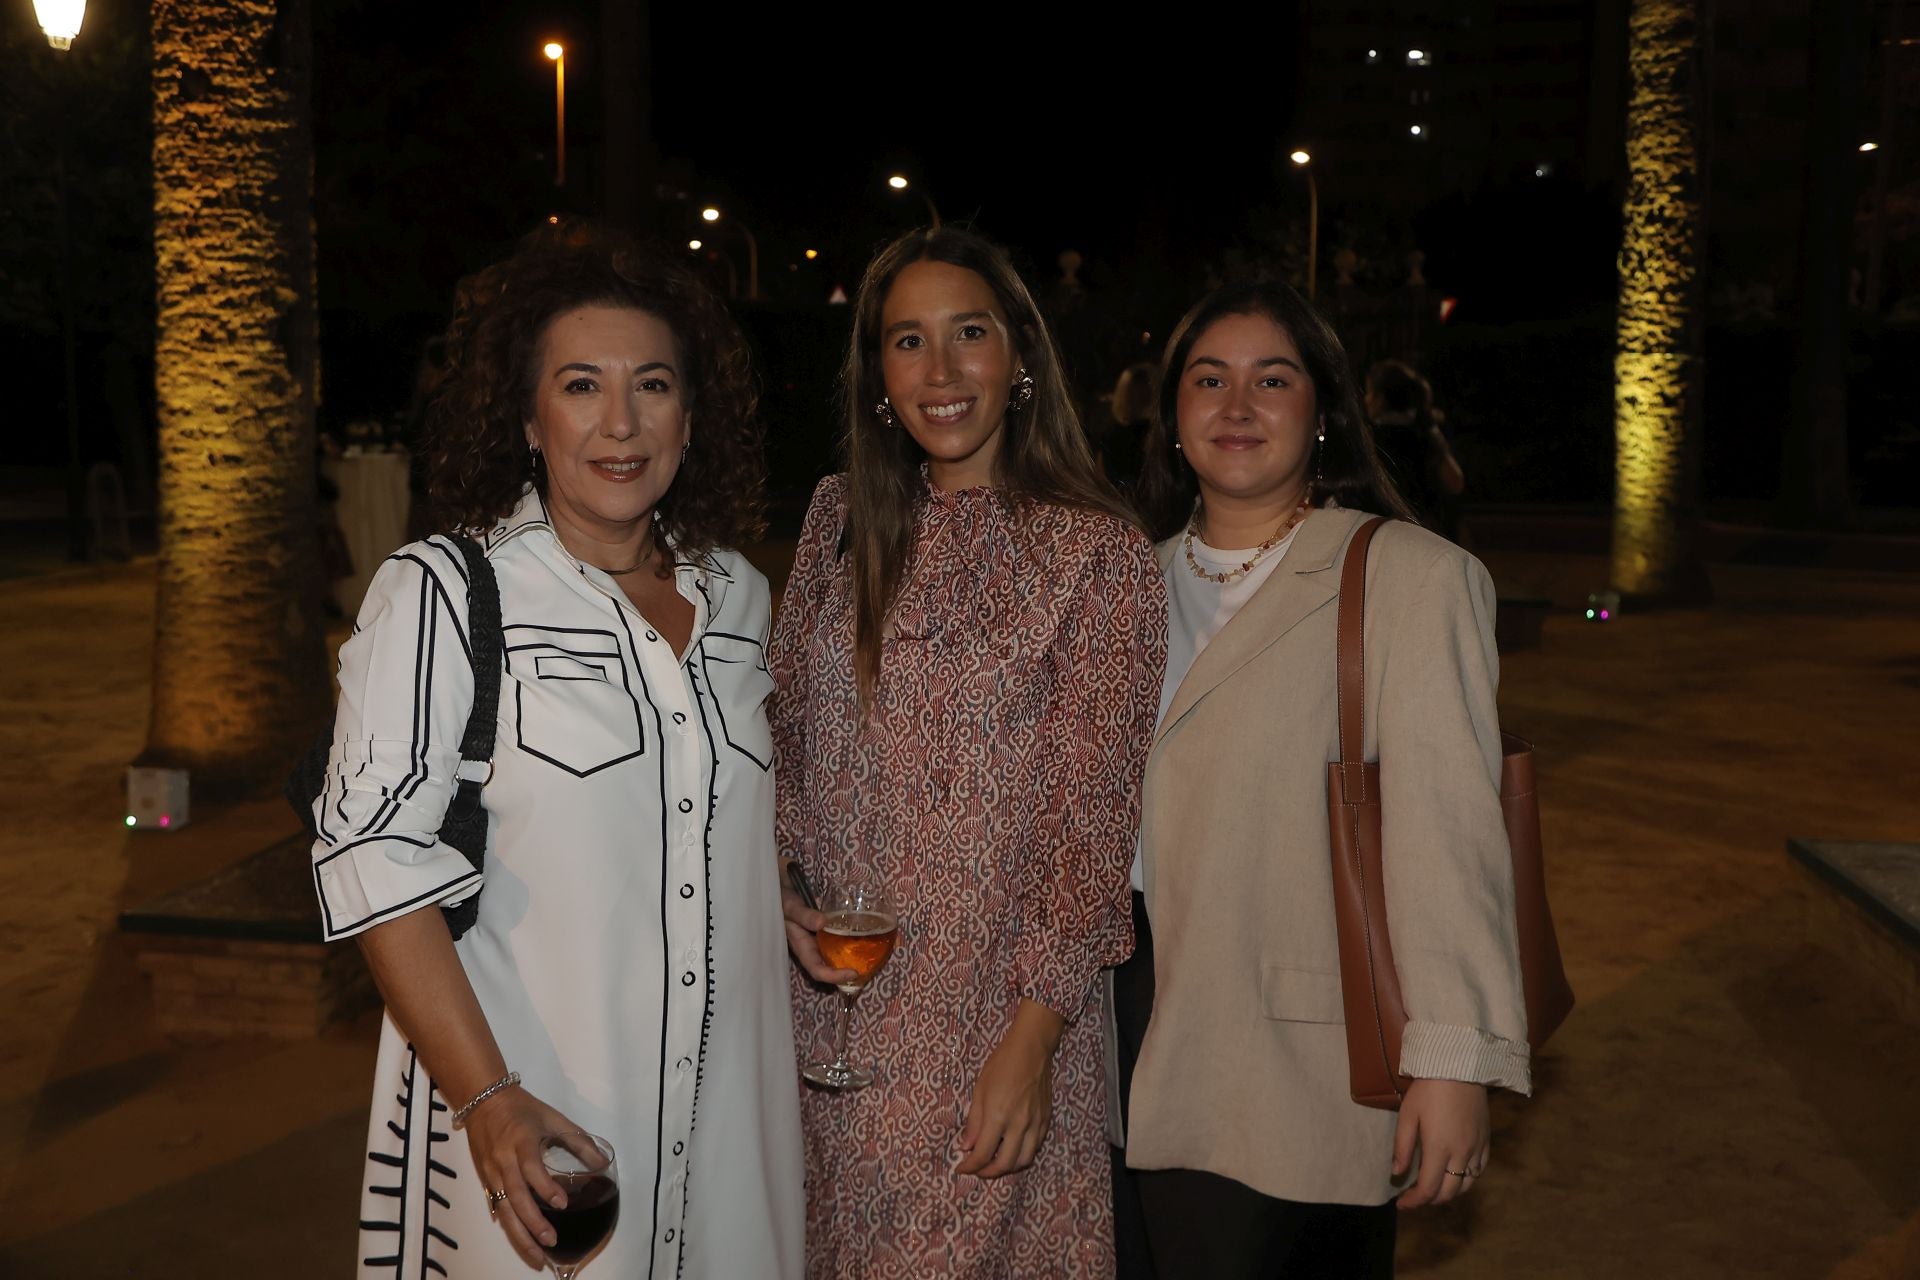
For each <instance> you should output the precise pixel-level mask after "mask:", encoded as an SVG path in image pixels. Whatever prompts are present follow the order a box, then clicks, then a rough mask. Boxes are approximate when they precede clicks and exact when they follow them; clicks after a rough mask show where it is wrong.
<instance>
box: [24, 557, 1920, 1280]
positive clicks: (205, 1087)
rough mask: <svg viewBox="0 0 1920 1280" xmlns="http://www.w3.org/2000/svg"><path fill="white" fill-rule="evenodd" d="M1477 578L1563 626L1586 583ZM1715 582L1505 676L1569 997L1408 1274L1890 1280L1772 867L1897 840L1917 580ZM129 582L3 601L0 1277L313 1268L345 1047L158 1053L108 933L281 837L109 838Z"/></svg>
mask: <svg viewBox="0 0 1920 1280" xmlns="http://www.w3.org/2000/svg"><path fill="white" fill-rule="evenodd" d="M1489 559H1490V562H1491V563H1492V565H1493V567H1494V570H1495V574H1496V577H1497V578H1498V579H1499V580H1500V582H1501V584H1502V586H1503V588H1505V589H1506V590H1507V591H1508V593H1509V594H1515V595H1546V596H1551V597H1553V598H1555V599H1556V600H1557V601H1559V602H1560V603H1562V604H1564V605H1569V606H1570V605H1572V604H1573V603H1574V602H1575V601H1577V600H1578V599H1580V598H1581V597H1582V596H1583V595H1584V592H1585V590H1586V588H1587V586H1588V585H1589V584H1591V583H1594V582H1597V581H1598V580H1599V577H1600V575H1601V572H1602V567H1601V564H1600V562H1599V561H1598V560H1588V559H1581V558H1577V557H1553V558H1549V557H1544V556H1518V555H1505V556H1496V557H1489ZM1715 585H1716V587H1717V588H1718V591H1719V604H1718V606H1717V607H1716V608H1715V609H1714V610H1713V611H1710V612H1702V613H1679V614H1671V615H1659V616H1650V617H1634V616H1631V615H1629V616H1628V617H1626V618H1624V619H1623V620H1621V621H1620V622H1619V623H1616V624H1612V625H1609V626H1604V627H1602V626H1594V625H1588V624H1585V623H1582V622H1580V621H1578V619H1577V617H1576V616H1574V615H1573V614H1572V613H1571V612H1570V611H1569V612H1565V613H1562V614H1559V615H1556V616H1555V617H1553V618H1552V619H1550V620H1549V622H1548V624H1547V628H1546V645H1545V647H1544V648H1543V649H1542V650H1540V651H1538V652H1534V653H1523V654H1516V655H1512V656H1510V657H1509V659H1508V660H1507V663H1506V670H1505V683H1504V690H1503V697H1502V702H1503V706H1504V714H1505V717H1506V720H1507V723H1508V726H1509V727H1510V728H1513V729H1516V730H1519V731H1521V732H1524V733H1527V734H1528V735H1530V736H1532V737H1533V738H1534V739H1536V740H1537V742H1538V744H1539V749H1540V752H1541V759H1542V763H1543V776H1542V791H1543V796H1544V801H1545V815H1544V818H1545V825H1546V835H1547V839H1548V848H1549V851H1550V874H1551V877H1552V886H1553V891H1554V898H1555V906H1556V910H1557V914H1558V916H1559V921H1560V929H1561V935H1562V938H1563V941H1564V944H1565V946H1566V949H1567V953H1568V958H1569V962H1570V965H1569V967H1570V969H1571V972H1572V977H1573V980H1574V983H1575V985H1576V987H1577V988H1578V990H1579V992H1580V994H1581V998H1582V1003H1581V1007H1580V1008H1579V1010H1578V1011H1576V1013H1575V1015H1574V1017H1573V1019H1572V1020H1571V1021H1570V1022H1569V1023H1568V1025H1567V1027H1566V1029H1565V1030H1564V1031H1562V1032H1561V1035H1560V1037H1559V1039H1557V1040H1556V1041H1555V1043H1554V1046H1553V1048H1552V1051H1551V1052H1550V1053H1549V1054H1548V1055H1547V1057H1546V1060H1545V1061H1544V1062H1542V1063H1541V1064H1540V1066H1539V1068H1538V1079H1539V1084H1540V1094H1539V1097H1538V1098H1537V1099H1536V1100H1535V1101H1533V1102H1531V1103H1525V1104H1516V1105H1508V1104H1504V1103H1503V1104H1502V1105H1500V1106H1499V1108H1498V1109H1497V1111H1496V1123H1497V1126H1498V1133H1497V1135H1496V1140H1495V1154H1494V1162H1495V1163H1494V1173H1493V1174H1492V1175H1491V1176H1490V1177H1489V1178H1488V1179H1487V1180H1486V1181H1485V1183H1484V1184H1483V1185H1482V1187H1481V1189H1480V1190H1479V1191H1477V1192H1476V1193H1475V1194H1474V1196H1473V1197H1471V1198H1470V1200H1469V1201H1468V1202H1467V1204H1466V1205H1465V1206H1463V1207H1462V1208H1460V1209H1458V1210H1457V1211H1450V1212H1445V1213H1439V1214H1423V1215H1421V1216H1419V1217H1418V1218H1411V1219H1410V1221H1409V1223H1408V1227H1407V1229H1406V1231H1405V1234H1404V1244H1403V1247H1402V1250H1401V1257H1402V1273H1403V1274H1405V1275H1410V1276H1435V1277H1466V1276H1473V1277H1486V1276H1553V1277H1561V1276H1565V1277H1594V1278H1595V1280H1600V1278H1602V1277H1607V1278H1610V1277H1615V1276H1629V1275H1633V1276H1640V1275H1644V1276H1653V1277H1668V1276H1672V1277H1699V1276H1735V1275H1737V1276H1780V1277H1828V1278H1831V1280H1864V1278H1866V1277H1888V1278H1891V1277H1913V1276H1916V1275H1920V1161H1916V1160H1915V1159H1914V1158H1913V1155H1912V1153H1911V1151H1910V1147H1911V1146H1912V1143H1913V1139H1914V1138H1915V1137H1916V1135H1920V1094H1916V1092H1915V1090H1914V1089H1913V1088H1912V1077H1913V1075H1914V1073H1915V1068H1916V1066H1920V1027H1916V1026H1915V1025H1914V1024H1912V1023H1910V1022H1902V1021H1899V1020H1898V1019H1896V1018H1894V1017H1891V1016H1889V1015H1887V1014H1886V1013H1885V1012H1884V1011H1883V1010H1882V1009H1881V1008H1880V1007H1879V1006H1878V1005H1876V1004H1875V1003H1874V1002H1873V1001H1872V1000H1871V999H1870V998H1869V997H1867V996H1866V995H1864V994H1862V992H1861V988H1860V986H1859V984H1858V983H1857V982H1856V981H1855V980H1854V976H1853V974H1852V971H1851V970H1849V969H1848V968H1847V967H1846V966H1845V964H1844V963H1843V962H1842V961H1840V960H1838V959H1836V958H1834V957H1832V956H1830V955H1828V954H1826V953H1825V952H1823V951H1821V950H1819V949H1818V948H1817V947H1815V946H1813V945H1812V944H1811V943H1810V942H1809V941H1808V939H1807V934H1806V930H1805V927H1804V924H1803V921H1802V914H1801V899H1800V897H1799V896H1798V895H1799V894H1800V893H1801V892H1802V890H1800V889H1799V887H1798V886H1797V884H1796V881H1795V880H1794V878H1793V876H1792V874H1791V872H1790V868H1789V866H1788V864H1787V861H1786V858H1785V857H1784V855H1783V853H1782V846H1783V842H1784V840H1785V838H1786V837H1788V836H1790V835H1823V836H1835V837H1850V838H1856V839H1908V840H1911V839H1916V838H1920V785H1916V783H1915V781H1914V774H1915V770H1914V766H1915V751H1914V745H1915V742H1916V734H1915V732H1914V725H1915V724H1917V723H1920V624H1916V623H1915V621H1914V620H1915V619H1916V618H1920V578H1915V577H1894V576H1875V575H1869V574H1835V573H1823V572H1815V571H1809V570H1790V571H1788V570H1767V569H1758V568H1747V567H1743V568H1738V569H1727V570H1724V571H1716V574H1715ZM152 592H153V579H152V572H151V565H150V564H144V563H136V564H134V565H131V566H125V567H118V568H108V569H101V570H97V571H90V572H81V573H65V574H58V575H54V576H51V577H45V578H22V579H15V580H12V581H0V616H4V617H5V618H6V619H7V621H8V624H9V625H8V626H7V627H5V628H4V629H0V722H4V724H5V725H6V726H7V729H8V732H7V733H6V734H5V735H4V736H3V740H0V807H3V811H4V812H5V813H6V814H7V817H8V820H7V822H6V823H4V824H0V1025H4V1026H5V1028H6V1031H5V1035H4V1037H0V1276H6V1277H12V1278H18V1280H29V1278H37V1277H47V1278H49V1280H52V1278H53V1277H59V1278H60V1280H73V1278H75V1277H83V1278H86V1280H92V1278H93V1277H119V1276H138V1277H142V1278H143V1280H171V1278H173V1277H195V1278H196V1280H198V1278H200V1277H210V1276H227V1275H234V1276H272V1277H278V1278H281V1280H304V1278H305V1277H328V1278H336V1277H340V1276H343V1275H345V1274H346V1273H347V1270H348V1268H349V1267H350V1266H351V1264H352V1250H353V1236H354V1227H353V1223H354V1218H355V1216H356V1197H357V1186H358V1177H359V1164H360V1159H361V1148H360V1142H361V1128H362V1125H363V1116H364V1108H365V1105H366V1088H367V1084H366V1081H367V1074H368V1072H369V1070H370V1068H371V1061H372V1054H373V1045H374V1035H373V1027H372V1025H371V1023H370V1022H368V1023H363V1024H361V1025H359V1026H356V1027H349V1028H345V1029H342V1030H340V1031H337V1032H335V1033H333V1034H332V1035H329V1036H328V1037H325V1038H323V1039H320V1040H317V1041H312V1042H307V1043H301V1044H295V1045H271V1044H265V1043H235V1044H226V1045H213V1046H197V1047H196V1046H187V1047H180V1046H173V1045H169V1044H167V1043H166V1042H164V1041H162V1040H161V1039H159V1038H158V1037H156V1036H155V1035H154V1034H153V1032H152V1030H151V1027H150V1025H149V1021H148V1013H147V1003H146V994H145V991H144V989H143V987H142V985H141V983H142V979H141V978H140V975H139V974H138V973H137V972H136V971H135V970H134V969H133V967H132V964H131V960H130V955H129V951H128V948H127V945H126V943H125V941H124V940H123V939H121V938H119V937H118V936H117V935H116V934H115V933H114V932H113V929H112V920H113V917H114V914H115V912H116V911H117V910H118V909H119V906H120V905H121V903H122V902H123V901H133V900H142V899H144V898H146V897H149V896H151V895H152V894H154V893H156V892H159V891H161V890H164V889H165V888H168V887H171V886H173V885H176V884H179V883H183V882H186V881H189V880H192V879H195V878H197V877H199V876H202V875H205V874H206V873H207V872H208V871H210V870H211V869H213V868H215V867H217V866H219V865H222V864H223V863H224V862H225V861H226V860H229V859H231V858H232V857H234V856H236V855H238V854H240V853H243V852H246V851H248V850H251V849H254V848H258V847H259V846H260V845H261V844H263V843H265V842H266V841H267V840H268V839H270V838H272V837H274V836H276V835H278V834H280V833H281V832H283V831H284V830H286V829H287V827H288V826H289V822H288V820H287V819H286V818H285V817H283V815H282V811H281V810H280V809H279V807H278V803H277V802H273V803H263V804H260V805H256V806H251V807H243V808H239V809H234V810H229V811H227V812H224V813H220V814H217V815H204V816H202V817H201V818H199V819H197V820H196V821H195V823H194V824H193V825H192V826H190V827H188V828H187V829H185V830H183V831H181V832H178V833H173V834H160V833H132V832H128V831H127V830H125V829H124V828H123V827H122V826H121V825H120V794H119V793H120V785H119V769H120V768H121V766H122V765H123V764H124V762H125V761H126V760H127V759H129V758H130V757H131V756H132V755H133V754H134V752H135V751H136V750H137V749H138V748H139V746H140V743H141V740H142V738H143V736H144V732H145V720H146V685H147V672H148V662H149V657H148V649H149V636H150V630H151V613H152ZM588 1274H589V1275H591V1271H589V1273H588ZM456 1280H457V1277H456ZM601 1280H611V1278H606V1277H603V1278H601Z"/></svg>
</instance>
